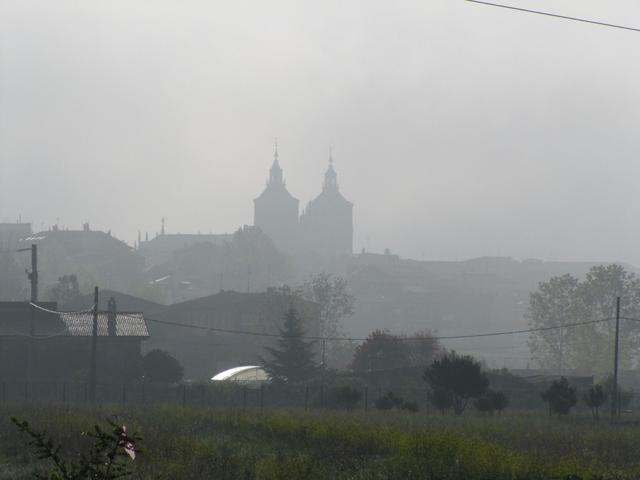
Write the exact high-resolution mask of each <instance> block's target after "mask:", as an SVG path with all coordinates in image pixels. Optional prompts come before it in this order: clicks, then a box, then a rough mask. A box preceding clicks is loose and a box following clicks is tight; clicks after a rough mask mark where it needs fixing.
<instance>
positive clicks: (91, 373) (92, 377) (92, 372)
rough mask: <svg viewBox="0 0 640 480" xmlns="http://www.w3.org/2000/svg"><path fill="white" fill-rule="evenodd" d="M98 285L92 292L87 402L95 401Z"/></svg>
mask: <svg viewBox="0 0 640 480" xmlns="http://www.w3.org/2000/svg"><path fill="white" fill-rule="evenodd" d="M98 299H99V298H98V287H96V288H95V290H94V294H93V330H92V332H91V362H90V364H89V402H91V403H95V402H96V347H97V343H98Z"/></svg>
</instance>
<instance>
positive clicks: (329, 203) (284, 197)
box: [254, 147, 353, 257]
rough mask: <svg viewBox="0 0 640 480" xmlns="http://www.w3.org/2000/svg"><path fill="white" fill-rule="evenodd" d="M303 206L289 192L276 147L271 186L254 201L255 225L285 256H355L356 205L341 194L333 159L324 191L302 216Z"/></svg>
mask: <svg viewBox="0 0 640 480" xmlns="http://www.w3.org/2000/svg"><path fill="white" fill-rule="evenodd" d="M299 204H300V201H299V200H298V199H297V198H295V197H294V196H293V195H291V193H289V191H288V190H287V186H286V183H285V181H284V176H283V171H282V167H281V166H280V163H279V159H278V149H277V147H276V151H275V153H274V159H273V165H272V166H271V169H270V171H269V179H268V180H267V185H266V187H265V189H264V191H263V192H262V193H261V194H260V195H259V196H258V197H257V198H256V199H255V200H254V225H255V226H257V227H260V229H261V230H262V231H263V232H264V233H266V234H267V235H268V236H269V237H270V238H271V239H272V240H273V242H274V244H275V245H276V248H278V250H280V251H282V252H284V253H293V254H317V255H321V256H324V257H335V256H342V255H350V254H351V253H352V251H353V204H352V203H351V202H350V201H348V200H347V199H346V198H345V197H344V196H343V195H342V193H340V189H339V186H338V175H337V173H336V171H335V169H334V168H333V158H332V157H331V156H330V157H329V168H328V169H327V172H326V173H325V176H324V183H323V185H322V192H321V193H320V194H319V195H318V196H317V197H316V198H315V199H313V200H311V201H310V202H309V204H308V205H307V207H306V208H305V209H304V210H303V212H302V214H300V211H299Z"/></svg>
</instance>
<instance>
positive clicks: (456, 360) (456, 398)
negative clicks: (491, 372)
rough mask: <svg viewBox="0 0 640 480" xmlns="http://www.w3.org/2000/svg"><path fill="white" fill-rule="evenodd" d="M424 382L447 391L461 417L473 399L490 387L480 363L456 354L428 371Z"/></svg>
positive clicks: (425, 373) (450, 355)
mask: <svg viewBox="0 0 640 480" xmlns="http://www.w3.org/2000/svg"><path fill="white" fill-rule="evenodd" d="M423 378H424V380H425V381H426V382H427V383H429V385H430V386H431V388H432V389H434V390H436V389H445V390H448V391H449V392H450V393H451V403H452V406H453V411H454V412H455V413H456V415H460V414H461V413H462V412H464V409H465V408H466V407H467V403H468V402H469V399H471V398H478V397H480V396H481V395H482V394H483V393H484V392H485V391H486V389H487V387H488V386H489V380H488V379H487V376H486V375H485V374H484V373H483V372H482V366H481V365H480V362H477V361H475V360H474V359H473V357H472V356H470V355H464V356H459V355H457V354H456V353H455V352H451V353H449V354H446V355H444V356H443V357H442V358H439V359H438V360H436V361H435V362H433V364H432V365H431V366H430V367H429V368H427V369H426V371H425V372H424V375H423Z"/></svg>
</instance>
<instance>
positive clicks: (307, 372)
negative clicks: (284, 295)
mask: <svg viewBox="0 0 640 480" xmlns="http://www.w3.org/2000/svg"><path fill="white" fill-rule="evenodd" d="M304 334H305V332H304V330H303V329H302V325H301V322H300V320H299V318H298V315H297V313H296V311H295V309H294V308H293V307H291V308H289V310H288V311H287V313H286V314H285V317H284V327H283V328H281V329H280V337H279V338H278V341H277V348H272V347H266V348H265V350H266V351H267V353H268V354H269V356H268V358H261V359H260V361H261V363H262V365H263V366H264V369H265V370H266V371H267V372H268V373H269V375H271V378H272V379H273V380H274V381H281V382H288V383H298V382H303V381H306V380H309V379H311V378H313V377H314V376H315V375H316V374H317V373H318V371H319V368H318V367H317V365H316V363H315V362H314V353H313V349H312V347H313V343H314V342H306V341H304V339H303V338H302V337H303V336H304Z"/></svg>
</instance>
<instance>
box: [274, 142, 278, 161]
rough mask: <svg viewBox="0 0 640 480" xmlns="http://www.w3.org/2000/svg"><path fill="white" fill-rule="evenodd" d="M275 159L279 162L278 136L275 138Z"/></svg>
mask: <svg viewBox="0 0 640 480" xmlns="http://www.w3.org/2000/svg"><path fill="white" fill-rule="evenodd" d="M273 159H274V160H275V161H276V162H277V161H278V137H276V139H275V148H274V151H273Z"/></svg>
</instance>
